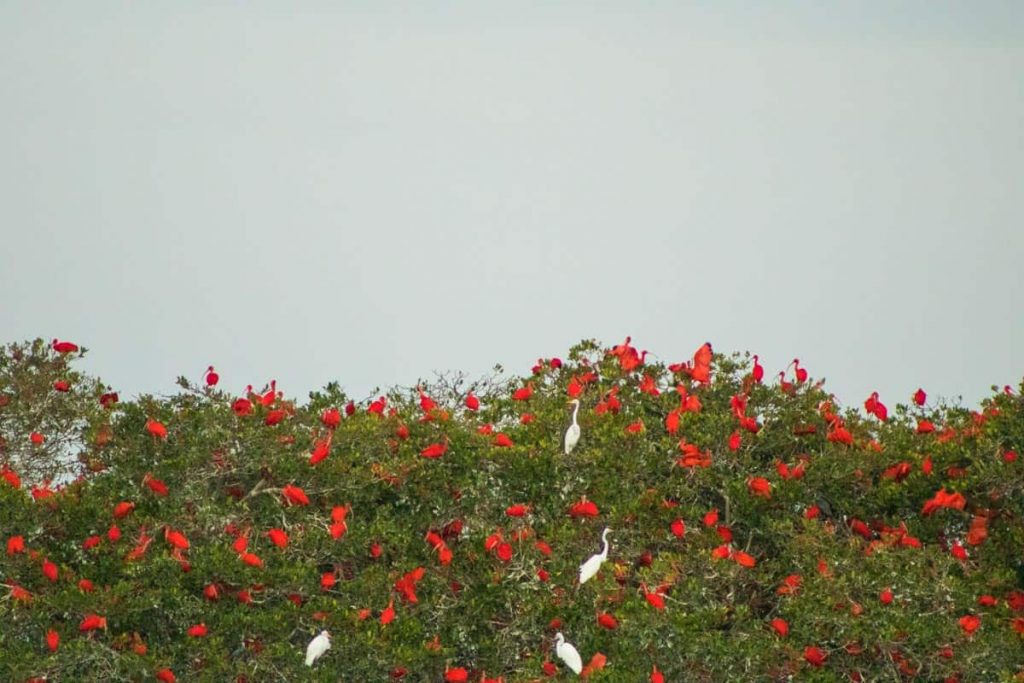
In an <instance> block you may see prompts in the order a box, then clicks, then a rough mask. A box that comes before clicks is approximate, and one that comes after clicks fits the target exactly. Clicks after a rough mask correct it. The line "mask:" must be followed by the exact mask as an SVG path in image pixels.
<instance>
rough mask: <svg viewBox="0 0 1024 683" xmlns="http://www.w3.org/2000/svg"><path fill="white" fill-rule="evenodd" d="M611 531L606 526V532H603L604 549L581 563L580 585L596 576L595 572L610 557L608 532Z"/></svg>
mask: <svg viewBox="0 0 1024 683" xmlns="http://www.w3.org/2000/svg"><path fill="white" fill-rule="evenodd" d="M609 531H611V529H609V528H608V527H605V530H604V532H602V533H601V540H602V541H603V542H604V549H602V550H601V552H599V553H597V554H596V555H591V556H590V559H588V560H587V561H586V562H584V563H583V564H581V565H580V585H583V584H585V583H586V582H587V581H590V579H592V578H594V574H596V573H597V570H598V569H600V568H601V565H602V564H604V561H605V560H607V559H608V532H609Z"/></svg>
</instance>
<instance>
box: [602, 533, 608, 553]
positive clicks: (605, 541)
mask: <svg viewBox="0 0 1024 683" xmlns="http://www.w3.org/2000/svg"><path fill="white" fill-rule="evenodd" d="M601 540H602V541H603V542H604V549H603V550H602V551H601V557H603V558H604V559H606V560H607V559H608V532H607V531H606V532H604V533H603V534H601Z"/></svg>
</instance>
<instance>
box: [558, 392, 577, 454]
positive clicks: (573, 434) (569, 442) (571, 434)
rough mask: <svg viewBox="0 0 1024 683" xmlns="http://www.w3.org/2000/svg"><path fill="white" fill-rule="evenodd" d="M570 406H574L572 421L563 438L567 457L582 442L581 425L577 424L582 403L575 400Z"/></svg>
mask: <svg viewBox="0 0 1024 683" xmlns="http://www.w3.org/2000/svg"><path fill="white" fill-rule="evenodd" d="M569 404H570V405H572V421H571V422H570V423H569V427H568V428H567V429H566V430H565V435H564V436H563V437H562V447H563V449H564V450H565V454H566V455H569V454H570V453H572V449H574V448H576V444H578V443H579V441H580V425H579V423H577V422H576V416H577V415H578V414H579V412H580V401H579V399H576V398H574V399H573V400H572V401H570V402H569Z"/></svg>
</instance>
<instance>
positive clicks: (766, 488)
mask: <svg viewBox="0 0 1024 683" xmlns="http://www.w3.org/2000/svg"><path fill="white" fill-rule="evenodd" d="M747 488H748V489H750V492H751V493H752V494H754V495H755V496H761V497H762V498H771V497H772V485H771V482H769V481H768V480H767V479H765V478H764V477H751V478H750V479H749V480H747Z"/></svg>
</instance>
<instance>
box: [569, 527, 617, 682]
mask: <svg viewBox="0 0 1024 683" xmlns="http://www.w3.org/2000/svg"><path fill="white" fill-rule="evenodd" d="M609 531H611V529H609V528H607V527H605V530H604V531H603V532H602V533H601V540H602V541H603V542H604V548H603V549H602V550H601V552H599V553H597V554H596V555H591V556H590V559H588V560H587V561H586V562H584V563H583V564H581V565H580V585H583V584H585V583H586V582H587V581H589V580H590V579H592V578H594V574H597V570H598V569H600V568H601V565H602V564H604V561H605V560H607V559H608V532H609ZM577 673H579V672H577Z"/></svg>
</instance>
